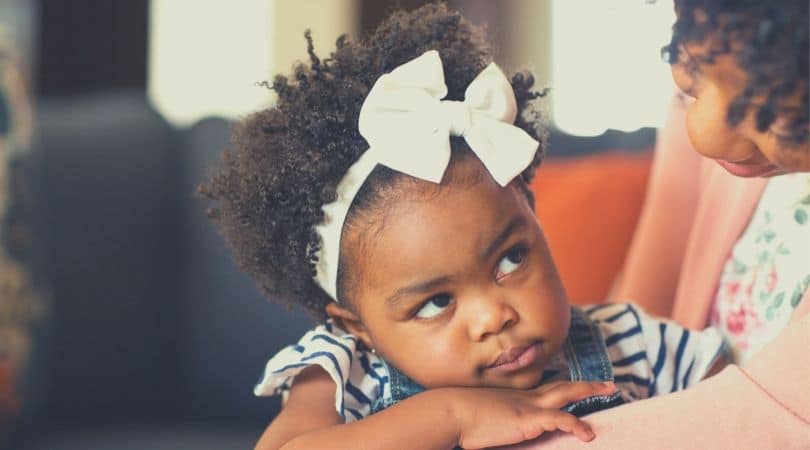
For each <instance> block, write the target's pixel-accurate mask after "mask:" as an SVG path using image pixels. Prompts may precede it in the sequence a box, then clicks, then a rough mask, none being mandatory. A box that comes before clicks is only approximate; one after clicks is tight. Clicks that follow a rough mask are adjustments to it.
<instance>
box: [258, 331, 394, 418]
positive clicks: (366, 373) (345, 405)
mask: <svg viewBox="0 0 810 450" xmlns="http://www.w3.org/2000/svg"><path fill="white" fill-rule="evenodd" d="M358 347H359V344H358V339H357V337H356V336H354V335H352V334H349V333H347V332H345V331H344V330H342V329H340V328H338V327H337V326H335V325H334V324H333V323H332V322H331V321H328V322H326V323H325V324H323V325H319V326H317V327H315V328H314V329H312V330H310V331H309V332H307V333H306V334H305V335H304V336H303V337H302V338H301V339H300V340H299V341H298V343H296V344H295V345H290V346H287V347H285V348H284V349H282V350H281V351H280V352H278V353H277V354H276V355H275V356H273V357H272V358H271V359H270V360H269V361H268V362H267V364H266V366H265V368H264V373H263V375H262V377H261V379H260V380H259V382H258V383H257V384H256V386H255V388H254V389H253V393H254V394H255V395H257V396H272V395H282V396H283V399H284V400H286V397H287V394H288V393H289V389H290V386H292V383H293V380H294V378H295V376H296V375H298V374H299V373H300V372H301V371H302V370H304V369H305V368H307V367H309V366H313V365H317V366H319V367H321V368H322V369H323V370H325V371H326V373H328V374H329V376H330V377H331V378H332V380H333V381H334V382H335V387H336V389H335V411H337V413H338V414H340V416H341V417H343V418H344V420H345V421H346V422H352V421H354V420H359V419H361V418H363V417H365V416H367V415H369V414H370V413H371V405H372V404H373V403H374V401H375V400H376V399H377V398H379V397H380V396H382V395H384V394H385V392H387V388H388V386H387V385H388V372H387V369H386V367H385V365H384V364H383V363H382V361H381V360H380V359H379V357H377V355H375V354H373V353H371V352H368V351H365V350H362V349H359V348H358Z"/></svg>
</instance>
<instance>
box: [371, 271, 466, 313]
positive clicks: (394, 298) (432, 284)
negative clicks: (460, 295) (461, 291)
mask: <svg viewBox="0 0 810 450" xmlns="http://www.w3.org/2000/svg"><path fill="white" fill-rule="evenodd" d="M455 279H456V277H454V276H449V275H444V276H441V277H436V278H431V279H430V280H427V281H422V282H419V283H416V284H412V285H410V286H407V287H404V288H399V289H397V290H396V291H394V293H393V294H391V296H389V297H388V298H387V299H385V304H386V305H388V306H392V307H393V306H396V303H397V302H398V301H399V300H400V299H402V297H405V296H407V295H414V294H422V293H426V292H430V291H432V290H433V289H435V288H436V287H437V286H441V285H443V284H445V283H450V282H452V281H454V280H455Z"/></svg>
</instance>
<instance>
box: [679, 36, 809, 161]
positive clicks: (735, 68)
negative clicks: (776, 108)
mask: <svg viewBox="0 0 810 450" xmlns="http://www.w3.org/2000/svg"><path fill="white" fill-rule="evenodd" d="M709 45H711V42H710V41H709V43H708V44H688V45H685V46H684V47H683V50H684V51H682V52H680V54H679V60H678V61H677V62H676V63H674V64H673V65H672V78H673V80H674V81H675V84H677V85H678V87H679V88H680V89H681V90H682V91H683V92H684V93H685V94H687V95H689V96H690V97H692V98H693V99H694V101H692V102H691V104H690V106H689V109H688V112H687V119H686V124H687V125H686V126H687V132H688V134H689V139H690V141H691V142H692V144H693V146H694V148H695V150H696V151H697V152H698V153H700V154H701V155H703V156H705V157H708V158H712V159H715V160H717V161H718V163H720V165H721V166H723V167H724V168H725V169H726V170H728V171H729V172H730V173H731V174H732V175H737V176H741V177H756V176H774V175H781V174H785V173H791V172H807V171H810V144H808V142H807V141H805V142H799V143H792V142H788V141H787V140H785V139H782V138H780V135H784V134H786V131H784V130H783V129H782V128H781V127H782V126H784V125H785V124H786V123H787V119H788V118H787V116H786V113H783V114H782V116H780V117H778V118H777V119H776V120H775V121H774V123H773V124H771V126H770V128H769V129H767V130H766V131H759V130H757V128H756V125H755V123H756V121H755V115H754V111H753V109H751V108H749V111H748V112H747V114H746V115H745V118H744V119H743V121H742V122H740V123H739V124H738V125H736V126H730V125H729V124H728V122H727V121H726V115H727V112H728V109H729V106H730V104H731V101H732V100H733V99H734V98H735V97H737V95H739V94H740V93H741V92H742V90H743V89H744V88H745V86H746V85H747V76H746V74H745V72H744V71H743V70H742V69H741V68H740V67H739V65H738V64H737V63H736V62H735V59H734V54H733V53H729V54H723V55H719V56H717V57H716V58H715V60H714V62H713V63H711V64H707V63H695V62H694V61H695V60H701V59H702V58H701V56H703V55H704V54H706V53H707V51H708V50H707V49H708V48H709V47H708V46H709ZM787 106H790V107H795V108H800V107H802V106H801V102H800V100H799V96H798V95H796V96H795V98H794V99H793V100H792V101H789V102H788V104H787ZM805 107H806V105H805ZM727 163H734V164H733V165H730V164H727Z"/></svg>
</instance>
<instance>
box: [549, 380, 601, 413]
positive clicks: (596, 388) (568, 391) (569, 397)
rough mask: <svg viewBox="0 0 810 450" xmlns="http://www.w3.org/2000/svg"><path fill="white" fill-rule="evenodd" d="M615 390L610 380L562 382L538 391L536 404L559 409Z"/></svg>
mask: <svg viewBox="0 0 810 450" xmlns="http://www.w3.org/2000/svg"><path fill="white" fill-rule="evenodd" d="M615 391H616V387H615V386H614V385H613V383H611V382H605V383H603V382H600V381H577V382H574V383H562V384H557V385H555V386H554V387H552V388H551V389H547V390H545V391H544V392H540V393H538V394H537V401H536V404H537V406H540V407H541V408H546V409H559V408H562V407H563V406H565V405H567V404H568V403H571V402H575V401H577V400H582V399H584V398H588V397H592V396H594V395H610V394H612V393H613V392H615Z"/></svg>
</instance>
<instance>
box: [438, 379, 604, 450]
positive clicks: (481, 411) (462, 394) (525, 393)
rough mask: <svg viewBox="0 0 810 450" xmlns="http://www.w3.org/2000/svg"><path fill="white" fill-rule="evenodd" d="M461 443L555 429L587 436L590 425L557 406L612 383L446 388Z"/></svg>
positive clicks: (501, 441)
mask: <svg viewBox="0 0 810 450" xmlns="http://www.w3.org/2000/svg"><path fill="white" fill-rule="evenodd" d="M448 391H449V392H448V394H449V395H451V398H450V402H451V404H452V405H454V406H453V413H454V416H455V417H456V418H457V420H458V424H459V440H458V443H459V445H460V446H461V447H462V448H465V449H473V448H485V447H493V446H498V445H508V444H515V443H518V442H523V441H526V440H529V439H533V438H536V437H537V436H540V435H541V434H543V432H545V431H553V430H560V431H565V432H567V433H573V434H574V435H576V436H577V437H578V438H579V439H582V440H583V441H590V440H592V439H593V438H594V436H595V435H594V433H593V431H592V430H591V428H590V426H588V424H586V423H585V422H583V421H582V420H580V419H579V418H577V417H576V416H574V415H572V414H569V413H567V412H563V411H560V408H562V407H563V406H565V405H567V404H568V403H571V402H574V401H577V400H581V399H584V398H587V397H591V396H594V395H610V394H612V393H614V392H615V391H616V388H615V386H614V385H613V383H609V382H608V383H602V382H584V381H580V382H574V383H572V382H567V381H563V382H556V383H549V384H545V385H542V386H540V387H537V388H535V389H532V390H518V389H490V388H481V389H479V388H448Z"/></svg>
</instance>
